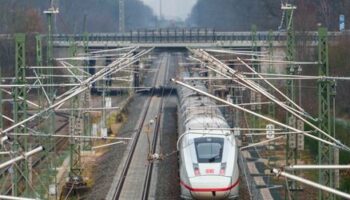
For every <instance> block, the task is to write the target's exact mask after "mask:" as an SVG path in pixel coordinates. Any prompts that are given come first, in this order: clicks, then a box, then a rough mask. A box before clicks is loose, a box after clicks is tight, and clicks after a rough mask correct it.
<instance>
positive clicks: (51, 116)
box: [42, 0, 59, 192]
mask: <svg viewBox="0 0 350 200" xmlns="http://www.w3.org/2000/svg"><path fill="white" fill-rule="evenodd" d="M58 13H59V11H58V8H56V7H55V2H54V0H51V1H50V8H49V9H48V10H46V11H44V14H45V15H46V16H47V23H48V26H47V32H48V35H47V37H46V43H47V56H46V63H47V66H52V67H53V64H54V63H53V37H52V35H53V32H54V31H53V29H54V16H55V15H57V14H58ZM52 67H51V68H48V69H47V70H42V73H43V74H45V75H47V76H49V77H48V78H47V79H45V80H44V81H43V83H45V84H49V85H50V84H52V85H53V83H54V80H53V76H52V75H53V68H52ZM46 93H47V96H48V100H49V101H50V102H49V103H52V102H54V101H55V88H54V87H53V86H48V87H47V88H46ZM49 103H48V104H49ZM46 117H47V123H45V126H46V127H45V130H46V132H47V134H48V135H53V134H54V133H55V127H56V123H55V121H56V118H55V113H53V112H48V113H46ZM54 143H55V140H54V139H53V138H51V137H49V138H48V139H47V142H46V143H45V145H46V150H45V153H46V155H47V156H48V161H47V162H48V172H47V173H48V178H49V180H48V181H50V183H52V184H53V185H54V186H55V188H56V189H57V180H56V172H55V169H56V165H57V163H56V160H55V157H54V156H51V155H50V154H51V153H50V150H55V147H54V146H55V144H54ZM49 187H50V185H49ZM44 192H45V191H44Z"/></svg>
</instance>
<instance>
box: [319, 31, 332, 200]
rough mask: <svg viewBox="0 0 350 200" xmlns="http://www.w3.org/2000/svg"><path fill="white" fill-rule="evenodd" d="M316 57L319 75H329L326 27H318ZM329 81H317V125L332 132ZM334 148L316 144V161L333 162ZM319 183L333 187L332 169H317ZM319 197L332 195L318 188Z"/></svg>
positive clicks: (323, 137) (324, 197)
mask: <svg viewBox="0 0 350 200" xmlns="http://www.w3.org/2000/svg"><path fill="white" fill-rule="evenodd" d="M318 46H319V50H318V57H319V60H318V62H319V63H320V64H319V76H329V63H328V41H327V29H326V28H319V32H318ZM331 83H332V82H331V81H330V80H326V79H324V80H320V81H319V82H318V95H319V105H318V107H319V114H318V115H319V117H318V126H319V128H320V129H321V130H323V131H325V132H326V133H328V134H331V135H334V133H332V132H333V131H332V130H333V129H332V120H331V97H330V95H331ZM319 137H320V138H322V139H326V136H324V135H323V134H321V133H319ZM333 153H334V149H333V148H331V147H330V146H329V145H325V144H323V143H322V142H319V144H318V161H319V164H320V165H331V164H334V158H333ZM319 183H320V184H322V185H325V186H328V187H332V188H333V187H334V176H333V171H332V170H326V169H325V170H319ZM318 197H319V199H322V200H323V199H325V200H332V199H334V195H333V194H331V193H327V192H324V191H321V190H319V196H318Z"/></svg>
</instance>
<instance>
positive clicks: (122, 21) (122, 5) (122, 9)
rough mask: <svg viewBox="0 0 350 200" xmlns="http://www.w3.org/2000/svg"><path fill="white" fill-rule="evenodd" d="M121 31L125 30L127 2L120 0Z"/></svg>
mask: <svg viewBox="0 0 350 200" xmlns="http://www.w3.org/2000/svg"><path fill="white" fill-rule="evenodd" d="M119 32H120V33H123V32H125V2H124V0H119Z"/></svg>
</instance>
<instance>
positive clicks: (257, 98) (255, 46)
mask: <svg viewBox="0 0 350 200" xmlns="http://www.w3.org/2000/svg"><path fill="white" fill-rule="evenodd" d="M251 39H252V53H253V55H252V59H253V62H252V67H253V69H254V70H255V71H256V72H258V73H260V66H259V64H258V63H257V61H256V60H257V58H258V57H257V55H256V54H257V53H258V38H257V28H256V26H255V25H253V26H252V32H251ZM251 102H252V103H259V102H261V94H260V93H256V92H255V91H251ZM251 108H252V110H256V109H257V110H258V111H259V110H261V105H260V104H257V105H254V104H253V105H252V106H251ZM252 121H253V127H254V128H255V127H259V121H258V120H257V118H256V117H255V116H253V117H252Z"/></svg>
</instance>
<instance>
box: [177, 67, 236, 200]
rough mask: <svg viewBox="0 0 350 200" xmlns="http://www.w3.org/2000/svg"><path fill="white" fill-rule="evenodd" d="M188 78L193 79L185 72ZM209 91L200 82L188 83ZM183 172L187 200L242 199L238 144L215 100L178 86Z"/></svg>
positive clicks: (183, 195)
mask: <svg viewBox="0 0 350 200" xmlns="http://www.w3.org/2000/svg"><path fill="white" fill-rule="evenodd" d="M184 76H189V74H188V73H184ZM186 83H187V84H190V85H191V86H194V87H196V88H197V89H200V90H203V91H207V89H206V87H205V85H204V84H203V83H202V82H200V81H186ZM177 91H178V97H179V106H178V115H179V116H178V119H179V120H178V122H179V124H178V127H179V128H178V129H179V138H178V141H177V148H178V150H179V171H180V185H181V197H182V198H183V199H234V198H237V197H238V189H239V171H238V164H237V152H238V150H237V145H236V140H235V138H234V136H233V135H232V134H231V133H230V131H229V130H228V129H227V128H229V125H228V124H227V122H226V120H225V118H224V117H223V115H222V113H221V111H220V110H219V109H218V108H217V106H216V103H215V101H214V100H212V99H209V98H208V97H206V96H203V95H201V94H198V93H197V92H195V91H193V90H190V89H188V88H185V87H182V86H179V87H178V90H177Z"/></svg>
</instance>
